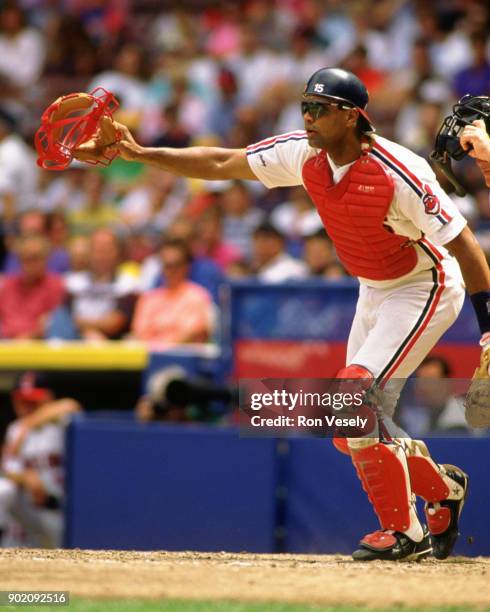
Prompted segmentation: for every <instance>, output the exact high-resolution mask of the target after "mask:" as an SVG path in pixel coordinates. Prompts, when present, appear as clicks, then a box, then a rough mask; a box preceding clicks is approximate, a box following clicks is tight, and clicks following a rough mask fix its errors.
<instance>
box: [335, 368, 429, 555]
mask: <svg viewBox="0 0 490 612" xmlns="http://www.w3.org/2000/svg"><path fill="white" fill-rule="evenodd" d="M337 378H345V379H350V380H352V383H353V384H357V385H360V388H361V389H362V390H363V391H367V390H368V389H369V387H370V386H371V385H372V381H373V377H372V375H371V374H370V372H369V371H368V370H366V369H365V368H363V367H361V366H356V365H352V366H349V367H347V368H344V369H343V370H341V371H340V372H339V373H338V374H337ZM361 409H362V411H363V412H366V411H367V412H370V413H371V415H374V416H375V418H372V419H371V421H370V422H371V423H372V427H371V431H364V432H362V437H356V438H353V437H344V438H341V437H340V436H337V437H336V438H334V444H335V446H336V448H338V449H339V450H341V451H342V452H347V453H348V454H350V456H351V459H352V462H353V464H354V467H355V468H356V472H357V475H358V476H359V479H360V480H361V483H362V486H363V488H364V490H365V491H366V493H367V494H368V498H369V501H370V502H371V503H372V505H373V507H374V511H375V512H376V514H377V516H378V518H379V521H380V524H381V530H379V531H376V532H375V533H371V534H369V535H367V536H365V537H364V538H363V539H362V540H361V544H360V548H359V550H356V551H355V552H354V553H353V558H354V559H356V560H359V561H371V560H375V559H385V560H401V559H405V560H413V559H421V558H423V557H425V556H427V555H429V554H430V552H431V547H430V541H429V537H428V534H427V533H425V532H424V530H423V528H422V526H421V524H420V522H419V519H418V517H417V513H416V510H415V505H414V501H415V498H414V496H413V495H412V491H411V487H410V477H409V473H408V466H407V458H406V455H405V451H404V449H403V448H401V447H400V446H399V445H398V444H396V443H395V442H393V441H392V440H391V438H390V437H389V436H388V435H387V433H386V431H385V429H384V426H383V423H382V422H381V421H379V418H380V415H379V414H378V413H377V411H376V409H375V407H374V406H373V405H372V404H370V403H369V400H367V399H366V402H365V404H364V405H363V406H362V407H361ZM380 430H381V435H382V436H383V437H384V438H383V440H380V437H379V436H380ZM349 435H353V434H352V433H351V432H349Z"/></svg>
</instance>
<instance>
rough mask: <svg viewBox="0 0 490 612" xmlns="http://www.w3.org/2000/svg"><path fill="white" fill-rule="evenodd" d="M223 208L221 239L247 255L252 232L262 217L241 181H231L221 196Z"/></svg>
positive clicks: (248, 254) (250, 246) (249, 250)
mask: <svg viewBox="0 0 490 612" xmlns="http://www.w3.org/2000/svg"><path fill="white" fill-rule="evenodd" d="M221 207H222V210H223V213H224V214H223V239H224V240H225V241H226V242H228V243H230V244H233V245H235V247H236V248H237V249H238V250H239V251H240V252H241V253H243V254H244V255H245V257H249V256H250V254H251V251H252V234H253V232H254V231H255V229H256V228H257V227H258V226H259V224H260V223H261V221H262V220H263V218H264V214H263V213H262V211H261V210H259V209H257V208H256V207H255V206H254V202H253V198H252V196H251V194H250V192H249V190H248V188H247V187H246V186H245V183H243V182H242V181H231V182H230V185H229V187H228V188H227V189H226V190H225V191H224V192H223V194H222V197H221Z"/></svg>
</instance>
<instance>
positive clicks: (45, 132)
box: [34, 87, 120, 170]
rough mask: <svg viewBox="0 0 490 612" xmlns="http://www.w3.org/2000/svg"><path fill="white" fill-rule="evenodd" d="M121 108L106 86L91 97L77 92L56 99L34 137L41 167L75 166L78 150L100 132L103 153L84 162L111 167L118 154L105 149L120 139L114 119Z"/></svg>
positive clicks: (86, 158) (92, 93)
mask: <svg viewBox="0 0 490 612" xmlns="http://www.w3.org/2000/svg"><path fill="white" fill-rule="evenodd" d="M118 107H119V103H118V101H117V100H116V98H115V97H114V96H113V94H111V93H110V92H109V91H106V90H105V89H102V87H97V88H96V89H94V90H93V91H91V92H90V93H89V94H87V93H73V94H69V95H67V96H62V97H61V98H58V99H57V100H55V101H54V102H53V103H52V104H51V105H50V106H48V108H47V109H46V110H45V111H44V113H43V114H42V117H41V127H40V128H39V129H38V130H37V132H36V135H35V137H34V144H35V145H36V150H37V153H38V156H39V157H38V160H37V164H38V166H41V168H44V169H46V170H64V169H65V168H67V167H68V166H69V164H70V163H71V161H72V159H73V156H74V155H73V153H74V151H75V149H76V148H77V147H79V146H80V145H81V144H83V143H84V142H87V141H88V140H90V139H92V138H93V137H94V136H95V134H96V133H97V134H98V135H99V136H101V138H100V142H101V145H102V146H101V151H100V154H99V153H97V152H94V155H93V156H90V155H89V156H84V157H83V161H85V162H88V163H89V164H102V165H104V166H108V165H109V164H110V163H111V162H112V160H113V159H114V158H115V157H116V156H117V153H112V154H105V153H104V152H103V150H104V147H106V146H108V145H110V144H114V143H115V142H117V141H118V140H119V138H120V134H119V132H118V130H117V129H116V128H115V126H114V123H113V120H112V114H113V113H114V111H115V110H116V109H117V108H118Z"/></svg>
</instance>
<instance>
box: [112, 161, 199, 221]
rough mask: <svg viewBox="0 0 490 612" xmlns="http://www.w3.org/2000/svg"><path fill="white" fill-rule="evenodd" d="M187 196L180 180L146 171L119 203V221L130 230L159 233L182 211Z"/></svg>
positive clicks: (158, 172)
mask: <svg viewBox="0 0 490 612" xmlns="http://www.w3.org/2000/svg"><path fill="white" fill-rule="evenodd" d="M187 197H188V188H187V185H186V183H185V181H184V180H183V179H182V178H179V177H178V176H175V174H171V173H170V172H162V171H161V170H159V169H157V168H146V169H145V171H144V173H143V175H142V176H141V177H140V179H139V180H138V181H137V183H136V184H135V185H134V186H132V187H130V188H129V190H128V192H127V193H126V194H125V195H124V196H123V198H122V200H121V201H120V203H119V211H120V216H121V220H122V221H124V223H125V224H127V225H128V226H130V227H131V228H132V229H138V230H145V231H147V232H152V233H160V232H162V231H164V230H165V229H166V228H167V227H168V226H169V225H170V224H171V223H172V221H173V220H174V219H175V217H176V216H177V215H178V214H179V213H180V212H181V211H182V209H183V208H184V205H185V202H186V200H187Z"/></svg>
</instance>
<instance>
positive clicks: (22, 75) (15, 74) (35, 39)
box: [0, 0, 46, 95]
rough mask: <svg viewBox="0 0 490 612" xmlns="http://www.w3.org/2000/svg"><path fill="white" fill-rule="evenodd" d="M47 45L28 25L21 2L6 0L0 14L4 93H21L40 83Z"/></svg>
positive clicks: (0, 72) (0, 52)
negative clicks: (37, 82) (38, 81)
mask: <svg viewBox="0 0 490 612" xmlns="http://www.w3.org/2000/svg"><path fill="white" fill-rule="evenodd" d="M45 52H46V49H45V42H44V40H43V36H42V34H41V33H40V32H38V31H37V30H35V29H33V28H30V27H28V26H27V25H26V20H25V16H24V13H23V11H22V9H21V8H20V6H19V3H18V2H15V1H13V0H7V1H6V2H4V3H2V10H1V12H0V79H1V84H2V90H3V91H4V92H7V93H9V92H12V91H15V90H17V91H19V89H20V91H22V90H24V91H25V93H26V95H28V88H29V87H32V86H33V85H34V84H35V83H36V81H37V80H38V78H39V76H40V74H41V70H42V67H43V63H44V57H45Z"/></svg>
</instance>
